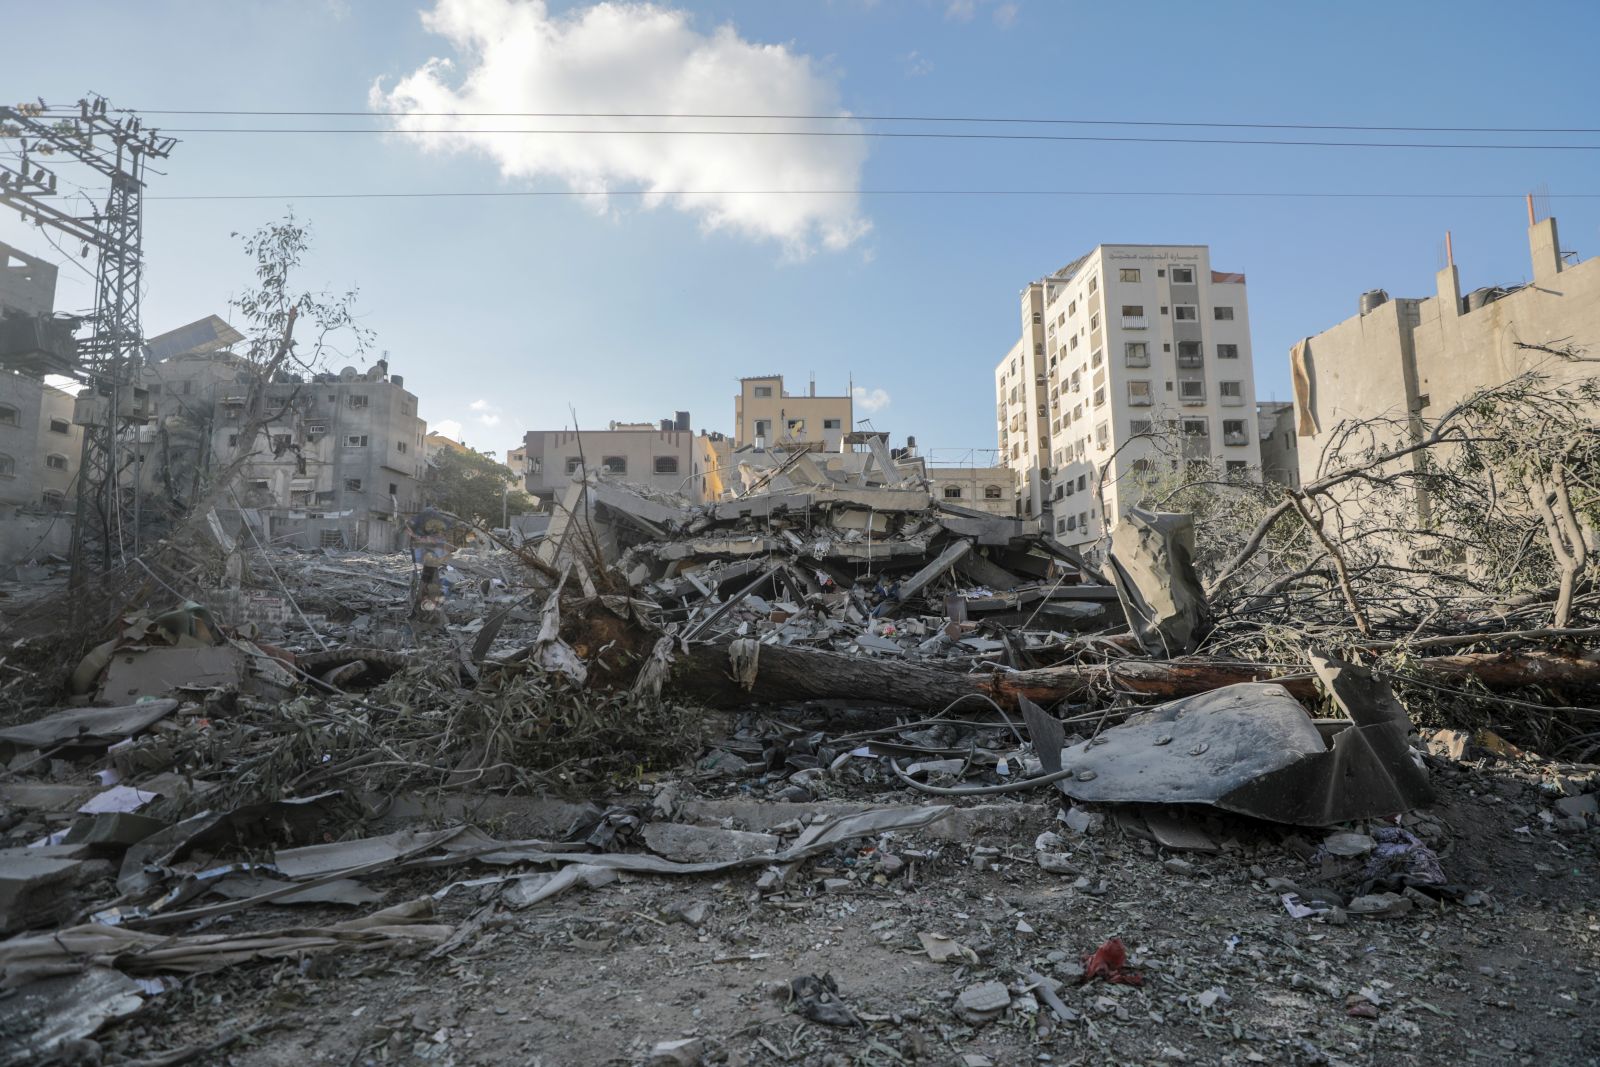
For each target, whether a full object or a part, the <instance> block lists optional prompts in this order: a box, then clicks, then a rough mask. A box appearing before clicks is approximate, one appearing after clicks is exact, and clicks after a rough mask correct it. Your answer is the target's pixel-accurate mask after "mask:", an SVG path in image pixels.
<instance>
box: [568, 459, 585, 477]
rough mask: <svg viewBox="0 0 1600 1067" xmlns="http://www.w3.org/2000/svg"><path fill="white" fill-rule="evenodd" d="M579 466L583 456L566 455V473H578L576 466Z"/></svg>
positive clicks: (581, 463) (581, 464)
mask: <svg viewBox="0 0 1600 1067" xmlns="http://www.w3.org/2000/svg"><path fill="white" fill-rule="evenodd" d="M581 466H583V457H582V456H568V457H567V473H568V474H577V473H578V468H579V467H581Z"/></svg>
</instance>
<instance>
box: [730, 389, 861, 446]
mask: <svg viewBox="0 0 1600 1067" xmlns="http://www.w3.org/2000/svg"><path fill="white" fill-rule="evenodd" d="M853 416H854V405H853V404H852V402H851V399H850V397H849V396H818V395H817V384H816V382H815V381H813V382H812V383H811V387H810V389H808V390H807V392H806V395H805V396H790V395H789V392H788V390H786V389H784V387H783V375H781V374H769V375H763V376H761V377H758V378H740V379H739V395H738V396H736V397H734V398H733V426H734V430H733V447H734V448H743V447H745V446H746V445H753V446H755V447H758V448H765V447H768V446H784V445H790V444H802V445H807V446H809V447H811V448H813V449H815V450H819V451H827V452H837V451H838V450H839V447H840V445H842V444H843V442H844V435H845V434H847V433H849V432H850V431H851V429H853V428H854V427H853Z"/></svg>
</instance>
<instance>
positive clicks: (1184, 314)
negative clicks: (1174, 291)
mask: <svg viewBox="0 0 1600 1067" xmlns="http://www.w3.org/2000/svg"><path fill="white" fill-rule="evenodd" d="M1172 318H1173V321H1174V322H1198V321H1200V312H1199V311H1198V310H1197V309H1196V308H1195V306H1194V305H1193V304H1174V305H1172Z"/></svg>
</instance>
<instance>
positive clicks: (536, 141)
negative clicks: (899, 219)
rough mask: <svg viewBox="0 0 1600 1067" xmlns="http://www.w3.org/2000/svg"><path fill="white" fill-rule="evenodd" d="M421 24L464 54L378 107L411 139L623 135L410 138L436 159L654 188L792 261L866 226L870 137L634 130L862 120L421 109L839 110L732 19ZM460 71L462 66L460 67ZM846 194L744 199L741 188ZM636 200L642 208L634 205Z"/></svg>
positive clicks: (596, 188)
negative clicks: (455, 157)
mask: <svg viewBox="0 0 1600 1067" xmlns="http://www.w3.org/2000/svg"><path fill="white" fill-rule="evenodd" d="M422 22H423V26H424V27H425V28H426V29H428V30H429V31H431V32H433V33H436V34H438V35H439V36H441V37H443V38H444V39H445V40H447V41H448V42H449V43H450V45H451V46H452V47H453V48H454V50H455V53H456V56H457V59H455V60H452V59H438V58H436V59H430V60H428V62H426V63H425V64H423V65H422V66H421V67H419V68H417V69H416V70H414V71H412V72H411V73H410V74H407V75H406V76H405V77H403V78H401V79H400V80H399V81H398V82H396V83H395V84H394V86H393V87H392V88H390V87H387V86H385V85H384V84H383V82H382V81H380V82H378V83H376V84H374V85H373V87H372V90H371V92H370V94H369V102H370V103H371V105H372V107H373V108H375V109H380V110H384V111H398V112H404V113H405V114H404V116H403V117H400V118H397V119H395V120H394V124H395V128H396V129H397V130H400V131H405V130H424V129H444V130H450V131H464V130H472V129H506V128H514V129H546V130H567V129H600V130H608V131H609V130H613V129H614V130H617V131H618V132H617V133H616V135H614V136H613V135H609V134H607V135H582V134H573V135H562V134H559V133H558V134H486V135H472V134H467V133H459V132H450V133H444V134H422V133H417V134H412V135H410V136H411V137H412V138H413V139H414V141H415V143H417V144H418V145H420V146H422V147H423V148H424V149H425V150H430V151H440V152H461V153H480V154H482V155H485V156H487V157H489V158H490V159H492V160H494V162H495V163H496V164H498V166H499V168H500V173H501V175H502V176H503V177H505V178H508V179H522V180H530V179H539V178H544V179H554V180H556V181H558V182H560V183H562V184H564V185H565V186H566V187H567V188H569V189H574V190H579V191H585V192H590V191H592V192H594V193H596V194H597V195H596V196H594V197H593V198H590V199H591V202H592V203H593V204H594V206H595V207H596V209H597V210H601V211H604V210H607V209H610V208H612V207H614V206H618V205H620V204H621V203H622V201H616V202H613V201H612V200H611V198H609V197H606V196H604V195H600V194H603V193H604V191H605V190H607V189H645V190H649V191H650V194H649V195H647V196H645V197H643V198H640V203H641V205H642V206H643V207H646V208H654V207H658V206H660V205H661V204H663V203H665V204H668V205H669V206H671V207H673V208H676V209H677V210H679V211H683V212H687V213H689V214H691V215H693V216H695V217H696V218H698V219H699V220H700V223H701V225H702V227H703V228H704V229H706V230H708V231H719V230H725V231H728V232H731V233H736V234H740V235H743V236H746V237H753V238H757V239H769V240H776V241H779V242H781V243H782V244H783V246H784V247H785V249H786V250H787V251H788V252H789V253H791V254H793V255H804V254H806V253H808V252H809V251H811V250H812V249H813V248H814V247H815V246H816V245H818V244H821V245H822V246H823V247H826V248H829V249H841V248H844V247H846V246H848V245H850V244H851V243H852V242H854V241H855V240H856V239H857V238H859V237H860V236H862V235H863V234H864V233H866V232H867V230H869V229H870V228H871V224H870V223H869V222H868V221H867V220H866V219H865V218H863V217H862V216H861V214H860V205H859V198H858V197H857V195H856V190H858V189H860V187H861V168H862V164H863V161H864V159H865V156H866V147H865V142H864V141H863V140H861V139H859V138H849V137H770V136H762V137H729V136H699V137H697V136H693V135H686V134H667V135H645V134H630V133H629V132H627V131H629V130H632V129H662V128H666V129H680V130H682V129H687V130H697V129H698V130H706V129H748V128H758V129H773V128H791V127H792V128H794V129H797V130H799V129H808V128H809V129H813V130H817V129H827V130H850V129H857V128H859V127H858V124H856V123H854V122H822V123H804V122H793V123H779V122H778V121H777V120H769V121H765V122H750V121H742V120H734V119H720V120H719V119H690V118H683V119H670V118H669V119H643V118H639V119H615V118H597V117H588V118H560V117H548V118H537V117H531V116H530V117H512V116H507V115H498V116H495V115H487V116H476V117H474V116H461V115H455V116H451V115H425V114H422V112H455V113H460V112H508V111H529V112H547V113H548V112H587V113H590V114H591V115H592V114H593V113H595V112H621V113H628V112H633V113H637V112H646V111H649V112H670V113H673V114H692V113H741V114H743V113H750V114H790V115H844V114H847V113H846V112H844V111H843V110H842V109H841V108H840V106H839V94H838V86H837V84H836V80H835V79H834V78H833V77H832V76H830V75H829V74H828V73H826V72H824V71H822V70H820V69H819V68H818V65H817V64H815V63H813V62H812V60H811V59H810V57H808V56H805V55H802V54H799V53H796V52H794V51H792V50H791V49H790V48H788V47H787V46H785V45H775V44H761V43H757V42H754V41H747V40H744V39H743V38H741V37H740V36H739V34H738V33H737V31H736V30H735V29H734V28H733V27H732V26H731V25H724V26H720V27H717V28H716V29H714V30H710V31H708V32H700V31H699V30H697V29H695V27H694V26H693V25H692V20H691V17H690V16H689V15H688V14H687V13H686V12H683V11H678V10H676V9H673V8H669V7H663V6H658V5H655V4H649V3H635V2H629V0H616V2H608V3H600V4H596V5H593V6H587V7H577V8H574V9H572V10H570V11H566V12H563V13H561V14H551V12H550V10H549V8H548V6H547V4H546V3H545V2H544V0H437V2H436V3H435V5H434V7H433V9H432V10H431V11H425V12H424V13H423V15H422ZM458 64H459V66H458ZM782 189H788V190H797V191H801V190H844V191H845V192H844V193H842V194H837V195H809V196H808V195H798V194H795V193H791V194H787V195H782V196H757V195H736V193H737V191H738V190H782ZM628 203H630V204H631V203H632V201H628Z"/></svg>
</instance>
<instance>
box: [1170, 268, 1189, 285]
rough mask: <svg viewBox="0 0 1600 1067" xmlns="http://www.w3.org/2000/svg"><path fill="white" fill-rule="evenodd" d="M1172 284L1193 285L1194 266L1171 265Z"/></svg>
mask: <svg viewBox="0 0 1600 1067" xmlns="http://www.w3.org/2000/svg"><path fill="white" fill-rule="evenodd" d="M1172 284H1173V285H1193V284H1194V268H1193V267H1173V268H1172Z"/></svg>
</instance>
